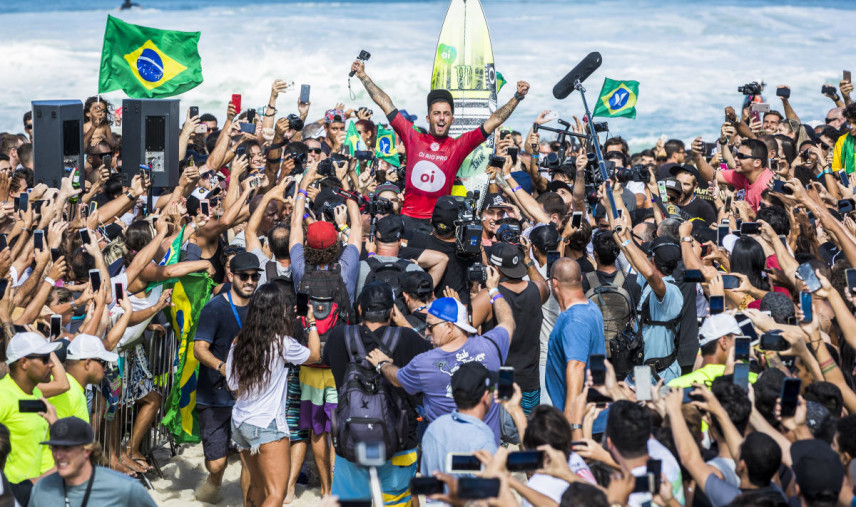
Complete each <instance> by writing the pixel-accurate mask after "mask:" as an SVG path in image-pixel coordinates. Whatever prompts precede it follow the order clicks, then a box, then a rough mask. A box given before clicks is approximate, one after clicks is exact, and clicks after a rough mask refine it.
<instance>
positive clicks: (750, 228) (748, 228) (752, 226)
mask: <svg viewBox="0 0 856 507" xmlns="http://www.w3.org/2000/svg"><path fill="white" fill-rule="evenodd" d="M760 232H761V226H760V225H759V224H758V222H743V223H741V224H740V234H741V235H742V236H747V235H749V234H759V233H760Z"/></svg>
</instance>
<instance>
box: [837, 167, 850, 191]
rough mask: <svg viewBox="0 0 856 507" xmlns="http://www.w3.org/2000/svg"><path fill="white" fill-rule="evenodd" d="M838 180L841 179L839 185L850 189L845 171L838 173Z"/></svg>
mask: <svg viewBox="0 0 856 507" xmlns="http://www.w3.org/2000/svg"><path fill="white" fill-rule="evenodd" d="M838 178H839V179H841V184H842V185H844V187H845V188H850V178H848V177H847V171H838Z"/></svg>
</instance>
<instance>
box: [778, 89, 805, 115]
mask: <svg viewBox="0 0 856 507" xmlns="http://www.w3.org/2000/svg"><path fill="white" fill-rule="evenodd" d="M776 90H777V91H778V90H788V91H789V92H790V90H791V88H790V87H789V86H787V85H779V86H777V87H776ZM779 98H780V99H782V109H784V110H785V118H787V119H789V120H796V121H797V123H802V122H801V121H800V117H799V116H797V113H796V111H794V108H793V107H791V101H790V100H789V99H788V97H779Z"/></svg>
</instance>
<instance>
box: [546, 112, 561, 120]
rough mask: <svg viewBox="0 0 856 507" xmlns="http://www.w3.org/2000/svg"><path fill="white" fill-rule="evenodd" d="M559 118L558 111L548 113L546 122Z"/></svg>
mask: <svg viewBox="0 0 856 507" xmlns="http://www.w3.org/2000/svg"><path fill="white" fill-rule="evenodd" d="M558 117H559V112H558V111H547V114H545V115H544V120H545V121H550V120H555V119H556V118H558Z"/></svg>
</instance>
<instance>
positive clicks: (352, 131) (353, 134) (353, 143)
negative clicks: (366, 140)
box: [345, 122, 362, 157]
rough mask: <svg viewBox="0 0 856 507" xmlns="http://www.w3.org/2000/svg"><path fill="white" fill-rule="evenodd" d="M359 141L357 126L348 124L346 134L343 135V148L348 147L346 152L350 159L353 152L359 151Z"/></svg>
mask: <svg viewBox="0 0 856 507" xmlns="http://www.w3.org/2000/svg"><path fill="white" fill-rule="evenodd" d="M361 141H362V138H361V137H360V133H359V132H358V131H357V125H356V124H355V123H354V122H351V123H349V124H348V132H347V133H346V134H345V146H347V147H348V151H349V152H350V155H351V156H352V157H353V156H354V152H356V151H359V150H360V147H359V145H360V142H361Z"/></svg>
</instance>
